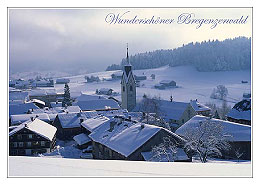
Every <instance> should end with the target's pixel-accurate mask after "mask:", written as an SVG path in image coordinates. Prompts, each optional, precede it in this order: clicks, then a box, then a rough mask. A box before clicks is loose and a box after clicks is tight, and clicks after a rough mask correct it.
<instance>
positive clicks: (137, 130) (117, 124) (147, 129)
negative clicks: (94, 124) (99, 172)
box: [89, 118, 173, 157]
mask: <svg viewBox="0 0 260 185" xmlns="http://www.w3.org/2000/svg"><path fill="white" fill-rule="evenodd" d="M111 125H112V127H111ZM142 125H143V126H142ZM161 129H163V128H161V127H157V126H154V125H146V124H143V123H134V122H129V121H120V120H119V119H116V118H114V119H111V120H110V121H107V122H105V123H103V124H102V125H101V126H100V127H99V128H98V129H96V130H94V132H92V133H91V134H90V135H89V137H90V138H91V139H92V140H93V141H95V142H98V143H100V144H102V145H105V146H107V147H108V148H111V149H112V150H114V151H116V152H118V153H120V154H122V155H123V156H125V157H128V156H129V155H130V154H132V153H133V152H134V151H136V150H137V149H138V148H140V147H141V146H142V145H143V144H144V143H145V142H147V141H148V140H149V139H150V138H151V137H153V136H154V135H155V134H156V133H157V132H159V131H160V130H161ZM172 134H173V133H172Z"/></svg>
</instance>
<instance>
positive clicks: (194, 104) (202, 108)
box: [190, 100, 211, 112]
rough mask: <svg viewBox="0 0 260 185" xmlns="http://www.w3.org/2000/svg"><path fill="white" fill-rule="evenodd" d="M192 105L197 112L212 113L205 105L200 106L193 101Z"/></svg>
mask: <svg viewBox="0 0 260 185" xmlns="http://www.w3.org/2000/svg"><path fill="white" fill-rule="evenodd" d="M190 104H191V106H192V108H193V109H194V110H195V111H196V112H200V111H211V109H210V108H209V107H207V106H205V105H203V104H200V103H199V102H198V101H197V100H191V101H190Z"/></svg>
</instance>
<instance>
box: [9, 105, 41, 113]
mask: <svg viewBox="0 0 260 185" xmlns="http://www.w3.org/2000/svg"><path fill="white" fill-rule="evenodd" d="M30 109H39V107H37V106H36V105H35V104H34V103H23V104H15V105H12V104H11V105H9V115H15V114H26V113H27V112H28V110H30Z"/></svg>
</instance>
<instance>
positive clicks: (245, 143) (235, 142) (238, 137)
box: [175, 115, 251, 160]
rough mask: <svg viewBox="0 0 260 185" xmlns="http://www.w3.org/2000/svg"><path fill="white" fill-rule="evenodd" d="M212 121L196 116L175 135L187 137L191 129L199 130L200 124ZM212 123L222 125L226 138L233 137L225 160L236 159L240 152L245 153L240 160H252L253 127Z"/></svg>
mask: <svg viewBox="0 0 260 185" xmlns="http://www.w3.org/2000/svg"><path fill="white" fill-rule="evenodd" d="M207 119H210V118H208V117H205V116H200V115H197V116H194V117H193V118H191V119H190V120H189V121H187V122H186V123H185V124H184V125H182V126H181V127H180V128H178V129H177V130H176V131H175V133H176V134H178V135H180V136H183V137H185V132H186V131H187V130H189V129H191V128H194V129H198V125H199V123H200V122H202V121H205V120H207ZM210 120H211V121H212V122H215V123H217V124H221V126H222V127H223V133H225V135H226V136H231V137H230V138H229V142H230V145H231V150H230V151H229V152H226V153H224V157H225V158H231V159H236V154H235V152H236V151H237V150H240V152H242V153H243V155H242V156H241V158H240V159H245V160H250V159H251V126H248V125H243V124H239V123H234V122H230V121H224V120H220V119H210Z"/></svg>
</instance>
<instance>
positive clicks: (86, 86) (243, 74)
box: [55, 66, 251, 106]
mask: <svg viewBox="0 0 260 185" xmlns="http://www.w3.org/2000/svg"><path fill="white" fill-rule="evenodd" d="M114 72H115V71H106V72H98V73H92V74H87V75H89V76H90V75H94V76H99V78H100V79H103V78H105V79H109V78H111V74H113V73H114ZM134 74H135V75H142V74H144V75H146V76H147V80H144V81H141V86H140V87H137V98H138V99H140V98H141V97H142V96H143V94H144V93H145V94H149V95H151V96H160V97H161V98H162V99H165V100H169V99H170V96H171V95H172V96H173V99H174V100H175V101H184V102H188V101H190V100H191V99H198V101H199V102H201V103H204V104H205V103H208V102H212V103H216V104H217V105H220V104H221V101H219V100H213V99H211V98H210V95H211V93H212V90H213V88H216V86H217V85H225V86H226V87H227V89H228V93H229V94H228V97H227V100H228V104H229V105H231V106H233V105H234V104H235V103H236V102H238V101H239V100H241V99H242V96H243V93H246V92H250V91H251V71H250V70H243V71H222V72H198V71H197V70H196V69H195V68H194V67H191V66H179V67H168V66H164V67H160V68H156V69H147V70H135V71H134ZM151 74H155V75H156V77H155V80H152V79H151V77H150V76H151ZM84 76H85V75H78V76H73V77H67V78H69V79H70V83H69V86H70V89H71V94H72V96H79V94H80V92H84V93H88V94H94V93H95V91H96V89H100V88H112V89H113V90H114V91H116V92H119V93H120V91H121V87H120V80H116V81H101V82H94V83H85V78H84ZM161 80H174V81H176V83H177V86H179V88H171V89H165V90H159V89H155V88H154V85H155V84H157V83H159V82H160V81H161ZM242 80H243V81H248V83H244V84H242V83H241V81H242ZM55 88H56V89H57V91H58V92H63V88H64V85H63V84H55ZM116 98H117V99H119V100H120V95H118V96H117V97H116Z"/></svg>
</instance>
